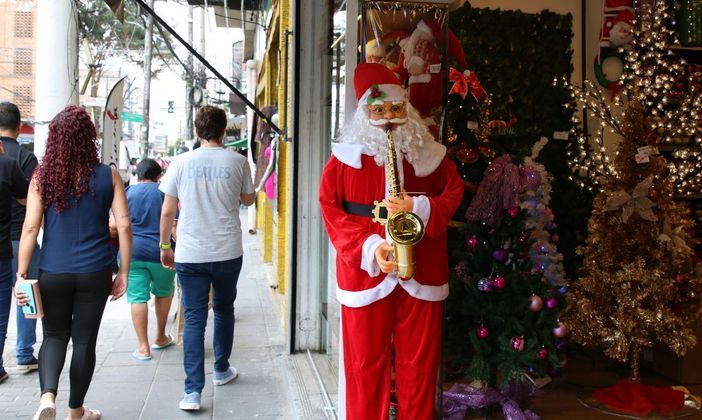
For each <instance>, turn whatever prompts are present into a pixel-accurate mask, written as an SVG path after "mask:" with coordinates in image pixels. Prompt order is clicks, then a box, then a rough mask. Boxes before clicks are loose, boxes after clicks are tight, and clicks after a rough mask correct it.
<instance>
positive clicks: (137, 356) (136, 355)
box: [132, 350, 151, 362]
mask: <svg viewBox="0 0 702 420" xmlns="http://www.w3.org/2000/svg"><path fill="white" fill-rule="evenodd" d="M132 357H133V358H135V359H137V360H141V361H142V362H145V361H147V360H151V355H150V354H141V353H139V350H134V352H133V353H132Z"/></svg>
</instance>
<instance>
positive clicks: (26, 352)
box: [12, 240, 41, 365]
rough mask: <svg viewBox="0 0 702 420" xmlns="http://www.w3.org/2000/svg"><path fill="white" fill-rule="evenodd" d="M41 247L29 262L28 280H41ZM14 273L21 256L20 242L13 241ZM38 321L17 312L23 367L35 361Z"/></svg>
mask: <svg viewBox="0 0 702 420" xmlns="http://www.w3.org/2000/svg"><path fill="white" fill-rule="evenodd" d="M40 252H41V251H40V248H39V245H36V246H35V247H34V252H32V259H31V260H30V261H29V273H27V274H28V276H29V277H28V278H30V279H38V278H39V253H40ZM12 255H14V258H13V259H12V272H13V273H16V272H17V256H18V255H19V241H15V240H13V241H12ZM14 280H16V276H13V282H12V285H13V286H14V285H15V282H14ZM36 331H37V320H36V319H27V318H25V317H24V312H22V311H21V310H20V311H17V350H16V357H17V364H18V365H23V364H28V363H31V362H32V361H33V359H34V344H35V343H36V342H37V333H36Z"/></svg>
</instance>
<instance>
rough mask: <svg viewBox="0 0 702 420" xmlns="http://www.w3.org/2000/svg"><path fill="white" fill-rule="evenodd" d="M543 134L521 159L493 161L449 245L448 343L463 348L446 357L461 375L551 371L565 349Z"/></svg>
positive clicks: (501, 382)
mask: <svg viewBox="0 0 702 420" xmlns="http://www.w3.org/2000/svg"><path fill="white" fill-rule="evenodd" d="M545 142H546V141H545V140H544V141H542V142H539V143H537V145H536V146H535V148H534V153H533V155H532V156H531V157H529V158H527V159H526V161H525V163H524V164H523V165H522V166H517V165H516V164H515V163H514V162H513V161H512V158H511V157H510V156H509V155H502V156H500V157H497V158H495V159H494V160H493V161H492V162H491V163H490V165H489V166H488V168H487V170H486V172H485V178H484V179H483V181H482V182H481V183H480V186H479V188H478V190H477V193H476V197H475V198H474V200H473V201H472V203H471V205H470V207H469V208H468V210H467V213H466V219H467V223H466V225H464V226H463V227H462V231H463V232H464V236H463V237H464V238H465V240H464V244H462V245H461V246H460V248H458V247H453V249H454V252H455V255H454V258H455V259H456V260H457V261H458V263H457V264H456V266H455V268H454V270H453V274H452V277H451V295H450V296H449V299H448V302H447V312H448V313H449V314H450V319H449V320H448V322H447V337H446V340H447V347H448V348H461V350H462V351H460V352H457V353H456V354H452V355H451V361H452V362H453V363H454V364H455V365H458V366H461V367H462V368H461V374H462V375H463V376H464V377H466V378H470V379H478V380H482V381H485V382H486V383H487V384H489V385H490V386H493V387H498V386H500V387H506V386H507V385H509V384H510V383H511V382H520V381H522V380H523V376H522V375H523V373H524V372H532V373H535V374H543V373H546V372H551V373H554V372H555V371H557V370H558V369H559V368H560V366H561V363H562V360H563V357H564V354H563V352H564V350H565V342H564V341H563V339H564V337H565V335H566V333H567V331H566V328H565V327H564V325H562V324H560V323H559V321H558V311H559V310H560V308H561V305H562V303H563V301H562V293H564V292H565V289H564V288H563V287H562V286H563V285H564V279H563V267H562V264H561V260H562V256H561V255H560V254H559V253H558V252H557V250H556V246H555V243H554V242H553V239H556V240H557V238H556V237H554V236H553V233H552V231H553V229H554V228H555V224H554V223H553V212H552V211H551V210H550V208H549V207H548V204H549V199H550V196H549V194H550V176H549V175H548V173H547V172H546V171H545V170H544V168H543V166H541V165H539V164H537V163H536V162H534V160H533V159H534V158H535V157H536V156H537V155H538V153H539V152H540V151H541V148H542V147H543V146H544V144H545ZM498 376H499V377H498Z"/></svg>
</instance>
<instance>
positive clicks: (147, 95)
mask: <svg viewBox="0 0 702 420" xmlns="http://www.w3.org/2000/svg"><path fill="white" fill-rule="evenodd" d="M149 7H151V8H152V9H153V7H154V0H149ZM153 32H154V19H153V17H152V16H151V15H147V16H146V33H145V34H144V102H143V106H142V111H141V112H142V114H143V120H142V123H141V134H142V138H141V144H142V150H141V156H142V157H148V156H149V119H150V118H149V109H150V107H151V53H152V43H153Z"/></svg>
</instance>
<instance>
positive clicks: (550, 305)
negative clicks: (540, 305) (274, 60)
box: [546, 297, 558, 309]
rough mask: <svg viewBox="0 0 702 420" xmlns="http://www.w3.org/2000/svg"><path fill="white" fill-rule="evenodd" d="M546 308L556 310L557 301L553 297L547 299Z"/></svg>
mask: <svg viewBox="0 0 702 420" xmlns="http://www.w3.org/2000/svg"><path fill="white" fill-rule="evenodd" d="M546 307H547V308H548V309H556V308H557V307H558V299H556V298H554V297H552V298H548V300H547V301H546Z"/></svg>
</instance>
